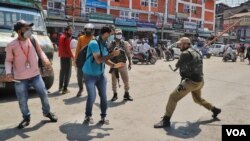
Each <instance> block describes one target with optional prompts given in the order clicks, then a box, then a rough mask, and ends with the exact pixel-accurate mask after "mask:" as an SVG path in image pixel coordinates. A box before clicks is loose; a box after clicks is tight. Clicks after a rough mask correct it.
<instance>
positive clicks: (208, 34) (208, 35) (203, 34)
mask: <svg viewBox="0 0 250 141" xmlns="http://www.w3.org/2000/svg"><path fill="white" fill-rule="evenodd" d="M199 36H200V37H207V38H209V37H211V36H212V35H211V34H210V33H199Z"/></svg>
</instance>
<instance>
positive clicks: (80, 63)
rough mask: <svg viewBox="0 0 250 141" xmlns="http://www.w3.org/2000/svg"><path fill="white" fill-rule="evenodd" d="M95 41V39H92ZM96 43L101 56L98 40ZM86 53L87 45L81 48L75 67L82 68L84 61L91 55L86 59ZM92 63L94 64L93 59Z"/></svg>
mask: <svg viewBox="0 0 250 141" xmlns="http://www.w3.org/2000/svg"><path fill="white" fill-rule="evenodd" d="M94 40H96V39H94ZM96 42H97V43H98V46H99V50H100V52H101V56H102V51H101V46H100V43H99V41H98V40H96ZM87 52H88V45H87V46H86V47H84V48H82V49H81V50H80V52H79V54H78V56H77V58H76V67H77V68H79V69H81V68H82V67H83V65H84V64H85V62H86V60H87V59H88V58H89V57H90V56H91V54H90V55H89V56H88V57H87ZM92 62H94V59H93V60H92Z"/></svg>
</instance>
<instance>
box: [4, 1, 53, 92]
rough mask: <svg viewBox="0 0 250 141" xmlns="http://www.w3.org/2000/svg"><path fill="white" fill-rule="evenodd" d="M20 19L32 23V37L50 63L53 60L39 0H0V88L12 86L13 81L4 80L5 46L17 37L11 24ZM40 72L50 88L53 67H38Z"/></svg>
mask: <svg viewBox="0 0 250 141" xmlns="http://www.w3.org/2000/svg"><path fill="white" fill-rule="evenodd" d="M20 19H23V20H25V21H28V22H32V23H34V26H33V27H32V32H33V37H34V38H36V39H37V41H39V42H38V43H39V45H40V46H41V48H42V50H43V51H44V53H45V54H46V55H47V57H48V59H49V60H50V61H51V63H52V61H53V55H54V48H53V44H52V42H51V40H50V38H49V37H48V34H47V31H46V26H45V21H44V15H43V10H42V8H41V1H38V0H36V1H35V0H34V1H33V0H32V1H31V0H0V89H13V86H14V83H9V82H8V83H7V82H6V80H5V65H4V64H5V57H6V52H5V48H6V46H7V44H8V43H10V42H11V41H12V40H14V39H16V38H17V36H18V35H17V33H15V32H14V31H13V25H14V24H15V23H16V22H17V21H18V20H20ZM40 72H41V75H42V77H43V80H44V82H45V86H46V88H47V89H49V88H51V87H52V85H53V82H54V71H53V69H52V70H50V71H48V70H46V69H44V68H40Z"/></svg>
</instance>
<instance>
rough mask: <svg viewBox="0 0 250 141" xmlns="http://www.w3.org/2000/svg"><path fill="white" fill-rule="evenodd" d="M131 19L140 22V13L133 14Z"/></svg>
mask: <svg viewBox="0 0 250 141" xmlns="http://www.w3.org/2000/svg"><path fill="white" fill-rule="evenodd" d="M131 18H132V19H136V20H139V13H131Z"/></svg>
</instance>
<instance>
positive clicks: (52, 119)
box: [44, 112, 58, 122]
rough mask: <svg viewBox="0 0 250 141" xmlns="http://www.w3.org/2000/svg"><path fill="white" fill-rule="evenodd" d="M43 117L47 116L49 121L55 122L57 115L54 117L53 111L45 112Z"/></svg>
mask: <svg viewBox="0 0 250 141" xmlns="http://www.w3.org/2000/svg"><path fill="white" fill-rule="evenodd" d="M44 116H45V117H47V118H49V119H50V121H51V122H57V120H58V119H57V117H56V115H55V114H53V113H51V112H50V113H48V114H46V115H44Z"/></svg>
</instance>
